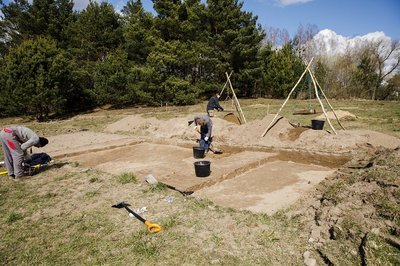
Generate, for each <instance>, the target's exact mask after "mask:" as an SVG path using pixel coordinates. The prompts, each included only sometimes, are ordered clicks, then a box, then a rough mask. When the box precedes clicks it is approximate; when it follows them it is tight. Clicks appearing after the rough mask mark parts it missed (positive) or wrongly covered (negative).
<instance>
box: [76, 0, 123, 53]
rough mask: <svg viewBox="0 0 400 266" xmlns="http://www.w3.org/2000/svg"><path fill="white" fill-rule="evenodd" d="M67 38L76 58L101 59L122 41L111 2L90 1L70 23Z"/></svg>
mask: <svg viewBox="0 0 400 266" xmlns="http://www.w3.org/2000/svg"><path fill="white" fill-rule="evenodd" d="M69 38H70V40H71V44H72V51H73V53H74V54H75V55H76V56H77V58H78V59H80V60H87V61H102V60H104V59H105V57H106V55H107V54H108V53H109V52H110V51H112V50H114V49H116V48H117V47H118V46H119V45H121V43H122V40H123V39H122V29H121V22H120V16H119V15H118V14H117V13H116V12H115V10H114V7H113V6H112V5H111V4H108V3H105V2H102V3H100V4H98V3H97V2H94V1H90V3H89V5H88V6H87V8H86V9H85V10H83V11H82V12H81V13H80V14H79V15H78V18H77V20H76V22H74V23H71V24H70V27H69Z"/></svg>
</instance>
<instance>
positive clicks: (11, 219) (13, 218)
mask: <svg viewBox="0 0 400 266" xmlns="http://www.w3.org/2000/svg"><path fill="white" fill-rule="evenodd" d="M23 218H24V217H23V216H22V214H19V213H16V212H11V213H9V214H8V215H7V218H6V223H7V224H12V223H15V222H16V221H19V220H22V219H23Z"/></svg>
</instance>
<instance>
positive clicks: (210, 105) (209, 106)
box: [207, 93, 224, 117]
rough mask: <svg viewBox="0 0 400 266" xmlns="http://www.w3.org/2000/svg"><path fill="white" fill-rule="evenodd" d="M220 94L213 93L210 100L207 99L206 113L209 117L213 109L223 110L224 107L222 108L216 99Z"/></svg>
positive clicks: (211, 115)
mask: <svg viewBox="0 0 400 266" xmlns="http://www.w3.org/2000/svg"><path fill="white" fill-rule="evenodd" d="M219 97H220V95H219V93H217V94H215V95H213V96H212V97H211V98H210V100H209V101H208V104H207V114H208V116H209V117H213V116H214V114H213V110H214V109H216V110H217V111H223V110H224V108H222V106H221V105H220V104H219V102H218V99H219Z"/></svg>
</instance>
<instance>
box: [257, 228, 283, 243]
mask: <svg viewBox="0 0 400 266" xmlns="http://www.w3.org/2000/svg"><path fill="white" fill-rule="evenodd" d="M277 241H279V238H278V237H277V236H276V232H275V231H273V230H272V231H270V230H263V231H262V232H261V234H260V235H259V238H258V240H257V243H258V244H259V245H261V246H264V247H270V246H271V245H273V244H274V243H275V242H277Z"/></svg>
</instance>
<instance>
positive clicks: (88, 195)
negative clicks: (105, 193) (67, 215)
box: [85, 191, 99, 198]
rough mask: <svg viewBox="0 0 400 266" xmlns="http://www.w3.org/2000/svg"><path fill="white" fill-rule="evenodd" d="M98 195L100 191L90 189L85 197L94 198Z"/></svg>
mask: <svg viewBox="0 0 400 266" xmlns="http://www.w3.org/2000/svg"><path fill="white" fill-rule="evenodd" d="M97 195H99V192H98V191H89V192H86V193H85V197H87V198H93V197H94V196H97Z"/></svg>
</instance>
